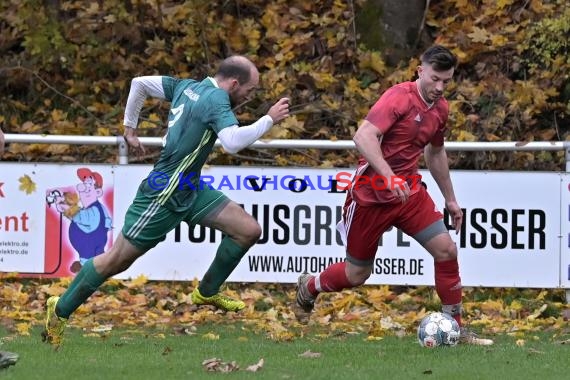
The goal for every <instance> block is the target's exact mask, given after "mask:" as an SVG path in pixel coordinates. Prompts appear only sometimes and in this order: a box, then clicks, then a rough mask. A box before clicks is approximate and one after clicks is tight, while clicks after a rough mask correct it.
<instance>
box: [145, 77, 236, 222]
mask: <svg viewBox="0 0 570 380" xmlns="http://www.w3.org/2000/svg"><path fill="white" fill-rule="evenodd" d="M162 87H163V90H164V94H165V99H166V100H168V101H170V102H171V107H170V113H169V115H168V132H167V134H166V136H165V137H164V139H163V149H162V152H161V154H160V158H159V159H158V161H157V162H156V164H155V165H154V168H153V170H152V172H151V173H150V174H149V176H148V177H147V178H146V179H145V180H143V182H142V183H141V185H140V187H139V191H141V192H142V193H143V194H144V195H145V196H147V197H149V198H151V199H153V200H156V201H157V202H158V203H160V204H161V205H164V206H166V207H167V208H169V209H171V210H172V211H186V210H188V209H189V208H190V207H191V206H192V203H193V201H194V199H195V197H196V191H199V190H200V188H201V186H203V185H202V184H201V183H200V173H201V170H202V167H203V166H204V163H205V162H206V160H207V158H208V155H209V154H210V152H211V151H212V148H213V146H214V143H215V142H216V138H217V133H218V132H219V131H221V130H222V129H224V128H227V127H230V126H232V125H237V124H238V121H237V119H236V117H235V115H234V113H233V111H232V108H231V104H230V98H229V95H228V93H227V92H226V91H224V90H222V89H220V88H218V87H217V86H216V84H215V82H214V81H213V79H211V78H206V79H204V80H203V81H201V82H198V81H195V80H192V79H177V78H172V77H167V76H164V77H162Z"/></svg>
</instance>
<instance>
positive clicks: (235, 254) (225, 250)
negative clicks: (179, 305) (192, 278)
mask: <svg viewBox="0 0 570 380" xmlns="http://www.w3.org/2000/svg"><path fill="white" fill-rule="evenodd" d="M248 249H249V248H248ZM248 249H245V248H242V247H240V246H239V245H237V243H236V242H235V241H234V240H233V239H231V238H229V237H225V238H224V239H223V240H222V242H221V243H220V246H219V247H218V251H217V252H216V257H214V261H212V264H210V268H208V270H207V271H206V274H205V275H204V278H203V279H202V281H201V282H200V285H199V286H198V290H200V294H202V295H203V296H204V297H211V296H213V295H214V294H217V293H218V292H219V291H220V286H222V284H223V283H224V281H226V279H227V278H228V277H229V276H230V274H231V273H232V272H233V270H234V269H235V268H236V267H237V266H238V264H239V262H240V260H241V258H242V257H243V256H244V255H245V254H246V252H247V251H248Z"/></svg>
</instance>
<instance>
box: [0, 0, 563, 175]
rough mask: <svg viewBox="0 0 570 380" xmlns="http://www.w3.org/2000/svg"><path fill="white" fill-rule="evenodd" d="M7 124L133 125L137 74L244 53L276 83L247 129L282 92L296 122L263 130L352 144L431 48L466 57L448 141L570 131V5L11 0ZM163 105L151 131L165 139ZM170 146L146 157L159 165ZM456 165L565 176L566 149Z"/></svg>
mask: <svg viewBox="0 0 570 380" xmlns="http://www.w3.org/2000/svg"><path fill="white" fill-rule="evenodd" d="M0 31H1V33H0V127H1V128H2V130H4V132H5V133H42V134H65V135H71V134H73V135H93V136H95V135H97V136H112V135H120V134H122V117H123V111H124V106H125V103H126V97H127V95H128V90H129V85H130V80H131V79H132V78H133V77H135V76H140V75H173V76H183V77H193V78H197V79H201V78H202V77H204V76H206V75H210V74H213V73H214V71H215V68H216V65H217V63H218V62H219V61H220V59H222V58H224V57H226V56H228V55H230V54H244V55H247V56H249V57H250V58H251V59H252V60H253V61H254V62H255V63H256V64H257V66H258V67H259V69H260V72H261V80H262V85H261V89H260V91H258V92H257V93H256V96H255V97H254V98H253V99H251V101H249V102H247V103H246V104H243V105H241V106H240V107H239V109H237V110H236V112H237V114H238V117H239V119H240V121H241V122H242V123H243V124H248V123H251V122H253V121H254V120H256V119H257V118H258V117H260V116H261V115H262V114H263V113H264V112H266V111H267V109H268V108H269V106H270V105H271V104H273V103H274V102H275V101H276V100H277V99H278V98H279V97H281V96H288V97H290V98H291V104H292V116H291V117H290V118H289V119H287V120H286V121H285V122H283V123H282V124H280V125H279V126H278V127H277V128H273V129H272V130H271V131H270V132H269V133H268V134H267V135H265V136H264V137H265V138H275V139H289V138H295V139H330V140H336V139H338V140H343V139H351V138H352V135H353V134H354V131H355V129H356V128H357V127H358V124H359V123H360V121H361V120H362V119H363V118H364V116H365V115H366V113H367V111H368V109H369V108H370V106H371V105H372V104H373V103H374V102H375V101H376V99H377V98H378V96H379V95H380V93H381V92H382V91H384V90H385V89H387V88H388V87H389V86H391V85H393V84H395V83H397V82H401V81H406V80H413V79H415V69H416V67H417V65H418V59H417V57H418V55H419V54H421V52H422V51H423V50H424V49H425V48H427V47H428V46H429V45H431V44H432V43H439V44H443V45H445V46H447V47H449V48H451V49H452V50H453V52H454V53H456V54H457V55H458V57H459V60H460V64H459V67H458V70H457V71H456V76H455V81H454V82H453V84H452V85H451V86H449V88H448V92H447V94H446V96H447V98H448V100H449V101H450V106H451V115H450V120H449V125H448V127H449V133H448V136H447V138H448V141H533V140H536V141H559V140H570V54H569V53H570V48H569V45H570V42H569V41H570V7H569V6H568V0H542V1H541V0H474V1H469V0H432V1H429V0H407V1H394V0H384V1H382V0H368V1H366V0H348V1H341V0H315V1H304V0H273V1H264V0H233V1H232V0H227V1H206V0H187V1H168V0H130V1H129V0H105V1H103V0H99V1H80V0H72V1H64V0H43V1H42V0H3V1H2V2H0ZM167 112H168V104H167V103H166V102H162V101H158V100H149V101H148V103H147V105H146V107H145V108H144V109H143V113H142V114H141V124H140V129H141V135H143V136H162V135H163V134H164V133H165V128H166V117H167ZM158 153H159V150H158V148H153V149H150V153H149V154H148V156H146V157H144V158H142V159H141V160H140V162H148V163H150V162H152V161H153V160H154V159H155V158H156V157H157V156H158ZM116 154H117V150H116V147H115V146H68V145H39V144H37V145H36V144H32V145H29V144H14V143H12V144H10V146H9V147H8V149H7V152H6V154H5V156H4V157H3V159H4V160H9V161H53V162H109V163H115V162H117V157H116ZM450 159H451V161H452V162H451V165H452V168H454V169H519V170H563V169H564V154H563V152H536V153H533V152H519V153H512V152H511V153H500V152H497V153H492V152H481V153H451V154H450ZM356 160H357V154H356V151H354V150H349V151H318V150H274V151H268V150H259V151H258V150H245V151H242V152H240V154H239V155H234V156H232V155H228V154H225V153H223V151H222V150H221V149H218V150H215V152H214V153H213V154H212V157H211V160H210V163H212V164H238V163H239V164H242V165H294V166H311V167H333V166H339V167H346V166H350V165H354V164H355V163H356Z"/></svg>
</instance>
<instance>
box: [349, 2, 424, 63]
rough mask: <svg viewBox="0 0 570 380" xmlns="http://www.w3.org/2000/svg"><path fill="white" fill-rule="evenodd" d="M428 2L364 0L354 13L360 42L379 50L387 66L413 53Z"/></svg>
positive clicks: (419, 37)
mask: <svg viewBox="0 0 570 380" xmlns="http://www.w3.org/2000/svg"><path fill="white" fill-rule="evenodd" d="M426 4H429V0H366V1H365V2H364V3H363V4H362V5H361V6H360V8H359V9H357V10H356V30H357V32H358V34H359V42H360V43H363V44H364V45H366V46H367V47H368V48H370V49H375V50H380V51H381V52H382V53H383V54H384V57H385V59H386V62H387V63H388V64H391V65H394V64H397V63H398V62H399V61H400V60H402V59H404V58H409V57H411V56H412V55H415V54H416V49H417V48H418V45H419V42H420V39H422V38H423V37H422V35H424V36H425V33H422V31H423V24H424V22H425V20H424V14H425V10H426Z"/></svg>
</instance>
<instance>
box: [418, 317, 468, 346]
mask: <svg viewBox="0 0 570 380" xmlns="http://www.w3.org/2000/svg"><path fill="white" fill-rule="evenodd" d="M418 341H419V343H420V345H421V346H423V347H430V348H433V347H438V346H455V345H456V344H457V342H458V341H459V324H458V323H457V321H456V320H455V319H453V317H452V316H450V315H449V314H445V313H439V312H435V313H430V314H428V315H426V316H425V317H424V318H423V319H422V321H421V322H420V325H419V326H418Z"/></svg>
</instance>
